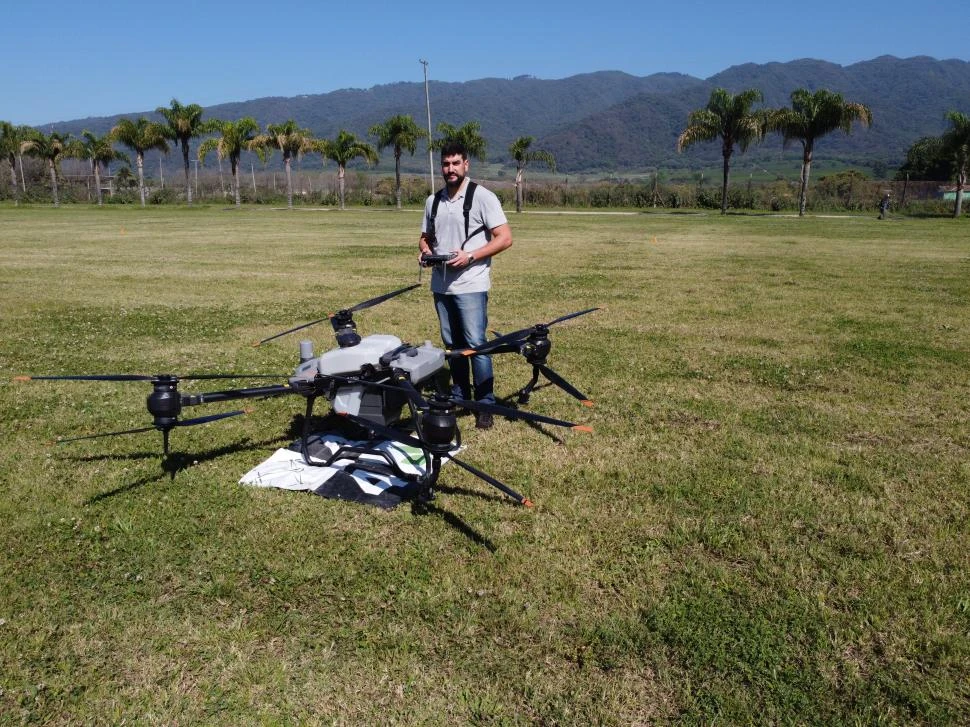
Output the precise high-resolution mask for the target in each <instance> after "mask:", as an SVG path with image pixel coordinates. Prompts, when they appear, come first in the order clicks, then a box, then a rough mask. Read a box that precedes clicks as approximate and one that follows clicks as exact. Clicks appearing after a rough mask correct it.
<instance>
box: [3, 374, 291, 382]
mask: <svg viewBox="0 0 970 727" xmlns="http://www.w3.org/2000/svg"><path fill="white" fill-rule="evenodd" d="M278 378H280V375H279V374H188V375H184V376H175V375H174V374H155V375H148V374H76V375H74V374H70V375H65V376H15V377H14V381H155V380H156V379H159V380H160V379H170V380H173V381H176V382H178V381H180V380H184V381H189V380H191V381H205V380H211V379H278Z"/></svg>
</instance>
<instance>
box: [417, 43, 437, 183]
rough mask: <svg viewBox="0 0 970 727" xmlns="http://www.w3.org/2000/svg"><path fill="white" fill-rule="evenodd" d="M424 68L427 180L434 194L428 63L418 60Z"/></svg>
mask: <svg viewBox="0 0 970 727" xmlns="http://www.w3.org/2000/svg"><path fill="white" fill-rule="evenodd" d="M419 62H420V63H421V65H422V66H424V105H425V107H426V108H427V109H428V178H429V179H430V180H431V194H434V154H433V153H432V151H431V96H430V94H429V93H428V62H427V61H426V60H424V59H423V58H422V59H420V60H419Z"/></svg>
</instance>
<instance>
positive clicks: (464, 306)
mask: <svg viewBox="0 0 970 727" xmlns="http://www.w3.org/2000/svg"><path fill="white" fill-rule="evenodd" d="M434 307H435V310H437V311H438V322H439V323H440V325H441V340H442V341H443V342H444V344H445V348H450V349H461V348H471V347H473V346H478V345H480V344H482V343H485V340H486V338H485V331H486V329H487V328H488V293H487V292H483V293H464V294H462V295H444V294H443V293H435V294H434ZM468 358H469V357H466V356H461V357H456V358H453V359H450V364H449V368H450V369H451V393H452V395H453V396H459V397H461V398H462V399H472V398H474V400H475V401H481V402H485V403H488V404H494V403H495V393H494V391H493V384H494V376H493V374H492V359H491V357H490V356H471V357H470V358H471V367H470V368H471V374H472V377H473V378H474V381H475V391H474V394H475V395H474V397H472V391H471V382H470V381H469V376H468V374H469V365H468Z"/></svg>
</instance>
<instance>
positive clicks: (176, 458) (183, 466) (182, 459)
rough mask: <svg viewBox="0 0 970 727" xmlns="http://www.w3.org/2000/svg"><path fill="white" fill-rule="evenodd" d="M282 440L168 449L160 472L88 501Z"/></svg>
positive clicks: (138, 455) (103, 457)
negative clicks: (197, 450)
mask: <svg viewBox="0 0 970 727" xmlns="http://www.w3.org/2000/svg"><path fill="white" fill-rule="evenodd" d="M283 441H285V437H276V438H274V439H267V440H264V441H262V442H251V441H250V440H248V439H244V440H242V441H240V442H237V443H235V444H230V445H227V446H225V447H220V448H219V449H213V450H210V451H208V452H202V453H196V454H189V453H187V452H169V454H168V455H167V456H163V457H162V461H161V465H162V472H161V473H160V474H157V475H151V476H148V477H143V478H141V479H139V480H135V481H134V482H130V483H128V484H126V485H122V486H120V487H116V488H115V489H113V490H108V491H107V492H101V493H99V494H97V495H94V496H92V497H90V498H89V499H88V500H87V504H88V505H93V504H95V503H97V502H100V501H102V500H106V499H108V498H110V497H114V496H116V495H122V494H124V493H126V492H131V491H132V490H136V489H138V488H139V487H143V486H144V485H148V484H151V483H153V482H160V481H162V480H163V479H165V476H166V475H167V476H168V478H169V479H170V480H174V479H175V475H177V474H178V473H179V472H181V471H183V470H187V469H188V468H189V467H192V466H194V465H197V464H201V463H202V462H210V461H212V460H214V459H219V458H220V457H225V456H226V455H230V454H236V453H237V452H249V451H252V450H254V449H262V448H264V447H269V446H271V445H273V444H280V443H281V442H283ZM157 456H158V455H157V454H152V453H150V452H135V453H132V454H126V455H110V454H109V455H95V456H91V457H77V458H75V459H74V461H76V462H98V461H102V460H106V459H112V460H117V459H122V460H130V461H136V460H142V459H154V458H155V457H157Z"/></svg>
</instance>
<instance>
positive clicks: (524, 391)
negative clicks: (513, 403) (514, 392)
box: [519, 365, 539, 404]
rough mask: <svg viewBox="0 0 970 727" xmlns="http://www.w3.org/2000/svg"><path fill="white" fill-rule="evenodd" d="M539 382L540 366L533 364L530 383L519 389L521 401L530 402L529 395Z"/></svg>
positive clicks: (523, 402) (522, 402)
mask: <svg viewBox="0 0 970 727" xmlns="http://www.w3.org/2000/svg"><path fill="white" fill-rule="evenodd" d="M538 383H539V367H538V366H535V365H533V367H532V380H531V381H529V383H528V384H526V385H525V386H523V387H522V388H521V389H519V403H520V404H528V403H529V396H530V395H531V394H532V390H533V389H534V388H536V384H538Z"/></svg>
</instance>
